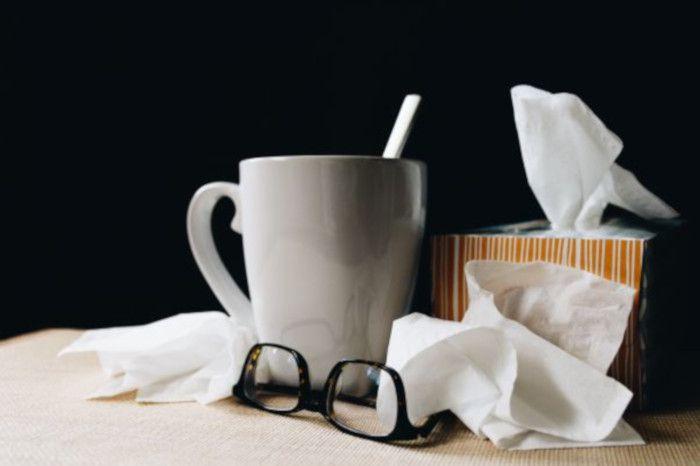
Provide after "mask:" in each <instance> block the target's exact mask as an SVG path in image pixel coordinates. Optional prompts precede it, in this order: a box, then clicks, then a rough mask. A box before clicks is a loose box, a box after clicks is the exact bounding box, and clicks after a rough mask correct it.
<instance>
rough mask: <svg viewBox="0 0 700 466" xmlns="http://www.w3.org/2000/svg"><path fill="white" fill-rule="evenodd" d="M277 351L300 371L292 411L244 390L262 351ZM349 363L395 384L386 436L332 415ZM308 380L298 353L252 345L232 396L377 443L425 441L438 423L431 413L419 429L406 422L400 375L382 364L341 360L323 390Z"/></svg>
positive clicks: (302, 358) (271, 344) (306, 367)
mask: <svg viewBox="0 0 700 466" xmlns="http://www.w3.org/2000/svg"><path fill="white" fill-rule="evenodd" d="M265 347H269V348H278V349H281V350H284V351H288V352H289V353H290V354H291V355H292V356H293V357H294V360H295V361H296V364H297V368H298V369H299V399H298V401H297V404H296V406H294V407H292V408H281V409H277V408H273V407H270V406H265V405H264V404H262V403H260V402H259V401H257V400H255V399H252V398H250V397H248V395H247V394H246V391H245V382H246V380H254V379H253V377H254V373H255V370H256V367H257V360H258V358H259V357H260V354H262V351H263V348H265ZM349 364H365V365H368V366H372V367H376V368H378V369H381V370H384V371H385V372H386V373H387V374H389V376H390V377H391V379H392V381H393V382H394V387H395V389H396V401H397V413H396V422H395V424H394V428H393V429H392V430H391V432H389V433H388V434H386V435H371V434H367V433H365V432H362V431H359V430H356V429H353V428H352V427H349V426H346V425H344V424H342V423H341V422H338V421H337V420H336V419H335V418H334V416H333V399H334V394H335V388H336V384H337V382H338V377H339V376H340V374H341V372H342V371H343V368H344V367H345V366H347V365H349ZM310 380H311V378H310V377H309V365H308V364H307V363H306V359H304V356H302V355H301V353H299V352H298V351H296V350H294V349H292V348H289V347H286V346H282V345H278V344H275V343H258V344H256V345H254V346H253V347H252V348H251V349H250V351H248V355H247V356H246V359H245V364H244V365H243V369H242V370H241V376H240V377H239V379H238V383H236V385H234V386H233V390H232V392H233V395H234V396H235V397H237V398H238V399H240V400H241V401H243V402H245V403H246V404H248V405H251V406H254V407H256V408H259V409H262V410H265V411H268V412H271V413H275V414H291V413H294V412H297V411H301V410H308V411H313V412H316V413H320V414H322V415H323V417H324V418H326V420H327V421H328V422H330V423H331V424H333V426H335V427H336V428H337V429H339V430H341V431H343V432H345V433H347V434H351V435H355V436H357V437H361V438H365V439H370V440H377V441H384V442H387V441H396V440H415V439H418V438H426V437H427V436H428V435H429V434H430V432H431V431H432V430H433V429H434V428H435V425H436V424H437V423H438V421H439V418H440V415H439V413H438V414H433V415H432V416H430V417H429V418H428V419H427V420H426V422H425V423H424V424H423V425H422V426H420V427H416V426H414V425H413V424H411V421H409V420H408V411H407V409H406V390H405V388H404V385H403V381H402V380H401V376H400V375H399V373H398V372H396V371H395V370H394V369H392V368H391V367H389V366H387V365H384V364H382V363H378V362H374V361H367V360H365V359H343V360H341V361H338V362H337V363H336V364H335V365H334V366H333V368H332V369H331V371H330V372H329V373H328V378H327V379H326V383H325V385H324V388H323V390H322V391H320V392H319V391H316V390H311V382H310Z"/></svg>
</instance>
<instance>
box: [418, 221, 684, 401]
mask: <svg viewBox="0 0 700 466" xmlns="http://www.w3.org/2000/svg"><path fill="white" fill-rule="evenodd" d="M682 225H683V222H682V221H681V220H671V221H665V222H663V223H662V224H654V225H651V224H649V223H640V222H634V221H631V220H623V219H613V220H608V221H607V222H606V223H605V224H603V225H601V227H600V228H599V229H597V230H595V231H592V232H566V231H552V230H550V229H549V224H548V222H546V221H544V220H542V221H533V222H525V223H518V224H511V225H504V226H499V227H492V228H485V229H480V230H474V231H471V232H466V233H460V234H441V235H434V236H433V237H432V238H431V269H432V312H433V315H434V316H436V317H440V318H444V319H450V320H461V319H462V317H463V316H464V311H465V309H466V308H467V306H468V295H467V284H466V280H465V276H464V265H465V264H466V263H467V262H468V261H470V260H475V259H489V260H505V261H511V262H531V261H544V262H551V263H555V264H561V265H567V266H570V267H575V268H578V269H582V270H586V271H588V272H591V273H594V274H597V275H599V276H601V277H604V278H606V279H608V280H612V281H615V282H618V283H622V284H625V285H629V286H631V287H633V288H634V289H635V290H636V291H637V293H636V295H635V299H634V305H633V308H632V312H631V313H630V318H629V325H628V328H627V332H626V334H625V337H624V340H623V342H622V345H621V347H620V350H619V352H618V354H617V357H616V358H615V360H614V362H613V363H612V365H611V367H610V372H609V373H610V375H611V376H612V377H614V378H615V379H617V380H619V381H620V382H622V383H623V384H625V385H626V386H627V387H628V388H629V389H630V390H631V391H632V392H633V393H634V400H633V402H632V404H631V406H633V407H634V408H637V409H645V408H650V407H656V406H659V405H662V404H664V403H666V402H667V401H668V400H666V399H665V394H664V391H665V390H664V385H665V378H666V374H667V371H668V369H669V367H670V364H669V362H670V361H669V359H670V358H672V357H673V356H672V355H671V348H672V347H673V339H674V330H673V327H674V326H675V327H676V328H678V326H679V325H682V324H681V323H679V321H682V319H681V318H680V317H677V316H675V315H673V313H674V312H678V309H679V308H682V307H683V305H682V304H681V303H677V302H676V301H677V300H678V299H679V298H678V296H677V294H678V293H677V292H678V288H679V286H680V285H679V283H680V279H681V278H680V277H679V276H678V275H680V274H682V273H683V272H682V268H680V267H677V262H679V257H678V256H679V255H682V254H685V252H684V251H683V246H682V244H681V243H680V242H679V239H680V238H682V235H681V234H680V232H681V226H682Z"/></svg>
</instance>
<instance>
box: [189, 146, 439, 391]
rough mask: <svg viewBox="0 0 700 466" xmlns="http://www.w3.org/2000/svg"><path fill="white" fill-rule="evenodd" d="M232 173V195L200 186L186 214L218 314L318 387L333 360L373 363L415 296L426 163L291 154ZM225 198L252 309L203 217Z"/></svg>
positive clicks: (225, 186)
mask: <svg viewBox="0 0 700 466" xmlns="http://www.w3.org/2000/svg"><path fill="white" fill-rule="evenodd" d="M239 167H240V170H239V173H240V184H239V185H237V184H234V183H227V182H216V183H210V184H207V185H204V186H202V187H201V188H200V189H199V190H198V191H197V192H196V193H195V195H194V197H193V198H192V201H191V203H190V207H189V210H188V214H187V231H188V235H189V240H190V246H191V248H192V252H193V254H194V257H195V259H196V261H197V264H198V265H199V268H200V269H201V271H202V274H203V275H204V277H205V279H206V280H207V283H208V284H209V286H210V287H211V289H212V290H213V291H214V294H215V295H216V297H217V298H218V299H219V301H220V302H221V304H222V305H223V307H224V308H225V310H226V311H227V312H228V313H229V314H230V315H231V316H233V318H235V319H238V320H239V321H241V322H245V323H250V324H254V325H255V328H256V331H257V333H258V336H259V339H260V341H261V342H272V343H278V344H282V345H285V346H289V347H291V348H294V349H296V350H298V351H299V352H300V353H301V354H303V355H304V357H305V358H306V360H307V362H308V363H309V369H310V372H311V378H312V384H313V385H314V386H316V387H319V386H321V385H322V384H323V382H324V381H325V378H326V377H327V375H328V372H329V370H330V369H331V367H332V366H333V364H335V363H336V362H337V361H339V360H340V359H343V358H363V359H370V360H374V361H380V362H383V361H384V360H385V358H386V350H387V345H388V341H389V334H390V331H391V323H392V321H393V320H394V319H395V318H397V317H399V316H401V315H403V314H404V313H405V312H407V310H408V307H409V305H410V301H411V297H412V293H413V286H414V282H415V276H416V271H417V267H418V262H419V255H420V245H421V241H422V237H423V230H424V225H425V211H426V197H427V196H426V190H427V185H426V184H427V181H426V167H425V164H424V163H422V162H420V161H416V160H405V159H384V158H381V157H376V156H340V155H339V156H307V155H300V156H284V157H260V158H252V159H247V160H243V161H242V162H241V163H240V166H239ZM223 197H228V198H230V199H231V200H232V201H233V203H234V204H235V208H236V212H235V216H234V218H233V221H232V223H231V228H232V229H233V230H234V231H236V232H238V233H241V234H242V235H243V252H244V256H245V264H246V274H247V277H248V287H249V290H250V301H248V298H247V297H246V296H245V295H244V294H243V293H242V292H241V290H240V289H239V288H238V286H237V285H236V283H235V282H234V281H233V279H232V278H231V276H230V275H229V273H228V272H227V271H226V269H225V267H224V265H223V263H222V262H221V259H220V258H219V255H218V254H217V252H216V248H215V245H214V241H213V238H212V233H211V213H212V210H213V209H214V206H215V204H216V203H217V201H218V200H219V199H221V198H223ZM251 302H252V307H251ZM253 313H254V315H253Z"/></svg>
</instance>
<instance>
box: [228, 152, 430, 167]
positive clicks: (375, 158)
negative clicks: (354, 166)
mask: <svg viewBox="0 0 700 466" xmlns="http://www.w3.org/2000/svg"><path fill="white" fill-rule="evenodd" d="M315 160H326V161H328V160H332V161H343V162H349V161H357V160H366V161H372V162H380V163H397V162H398V163H401V162H405V163H416V164H418V165H423V166H425V162H423V161H422V160H416V159H402V158H398V159H389V158H384V157H382V156H381V155H341V154H318V155H316V154H300V155H266V156H257V157H249V158H246V159H243V160H241V161H240V162H239V163H240V164H241V165H242V164H244V163H250V162H266V161H267V162H290V161H299V162H302V161H315Z"/></svg>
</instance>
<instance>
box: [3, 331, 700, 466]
mask: <svg viewBox="0 0 700 466" xmlns="http://www.w3.org/2000/svg"><path fill="white" fill-rule="evenodd" d="M79 334H80V332H79V331H77V330H45V331H41V332H36V333H31V334H27V335H23V336H20V337H16V338H12V339H9V340H5V341H3V342H0V464H12V465H18V464H19V465H21V464H51V465H58V464H91V465H93V464H138V465H144V464H295V463H303V464H350V463H352V464H375V463H383V464H413V463H428V462H432V463H436V464H443V463H444V464H470V465H521V464H523V465H562V464H577V465H583V464H592V465H593V464H595V465H600V464H609V465H615V464H620V465H635V466H638V465H644V464H664V465H674V464H683V465H686V464H687V465H693V464H695V465H697V464H700V410H689V411H679V412H673V413H672V412H668V413H655V414H635V415H632V416H631V417H630V418H629V419H628V420H629V421H630V423H631V424H632V425H633V426H634V427H635V428H637V429H638V430H639V432H640V433H641V434H642V436H643V437H644V438H645V439H646V440H647V441H648V442H649V444H648V445H646V446H636V447H616V448H590V449H584V448H581V449H569V450H538V451H521V452H507V451H501V450H498V449H496V448H495V447H494V446H493V445H492V444H491V443H489V442H488V441H485V440H480V439H478V438H476V437H475V436H474V435H473V434H472V433H471V432H469V431H468V430H467V429H466V428H465V427H464V426H463V425H461V424H460V423H459V422H458V421H456V420H455V419H453V418H449V419H447V420H446V421H444V422H443V423H442V424H441V426H440V428H439V430H438V431H437V432H436V433H434V435H433V436H431V439H430V441H429V442H428V443H426V444H420V445H391V444H383V443H378V442H372V441H369V440H363V439H359V438H355V437H353V436H350V435H347V434H343V433H341V432H339V431H337V430H336V429H335V428H334V427H333V426H331V425H330V424H328V423H327V422H326V421H325V420H324V419H323V418H322V417H321V416H320V415H318V414H313V413H301V414H296V415H293V416H279V415H274V414H269V413H265V412H262V411H259V410H256V409H252V408H249V407H245V406H242V405H240V404H238V403H236V402H234V401H233V400H231V399H229V400H223V401H220V402H218V403H214V404H212V405H209V406H201V405H198V404H196V403H177V404H138V403H135V402H134V401H133V396H122V397H119V398H115V399H111V400H99V401H86V400H84V399H83V397H84V396H85V395H86V394H87V393H89V392H90V391H91V390H93V389H95V388H97V387H98V386H99V385H100V383H102V382H103V381H104V380H105V376H104V375H103V374H102V372H101V371H100V369H99V366H98V364H97V360H96V358H95V357H94V356H93V355H68V356H64V357H62V358H60V359H59V358H57V357H56V353H57V352H58V350H59V349H61V348H62V347H63V346H65V345H66V344H68V343H69V342H70V341H72V340H73V339H74V338H76V337H77V336H78V335H79Z"/></svg>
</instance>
